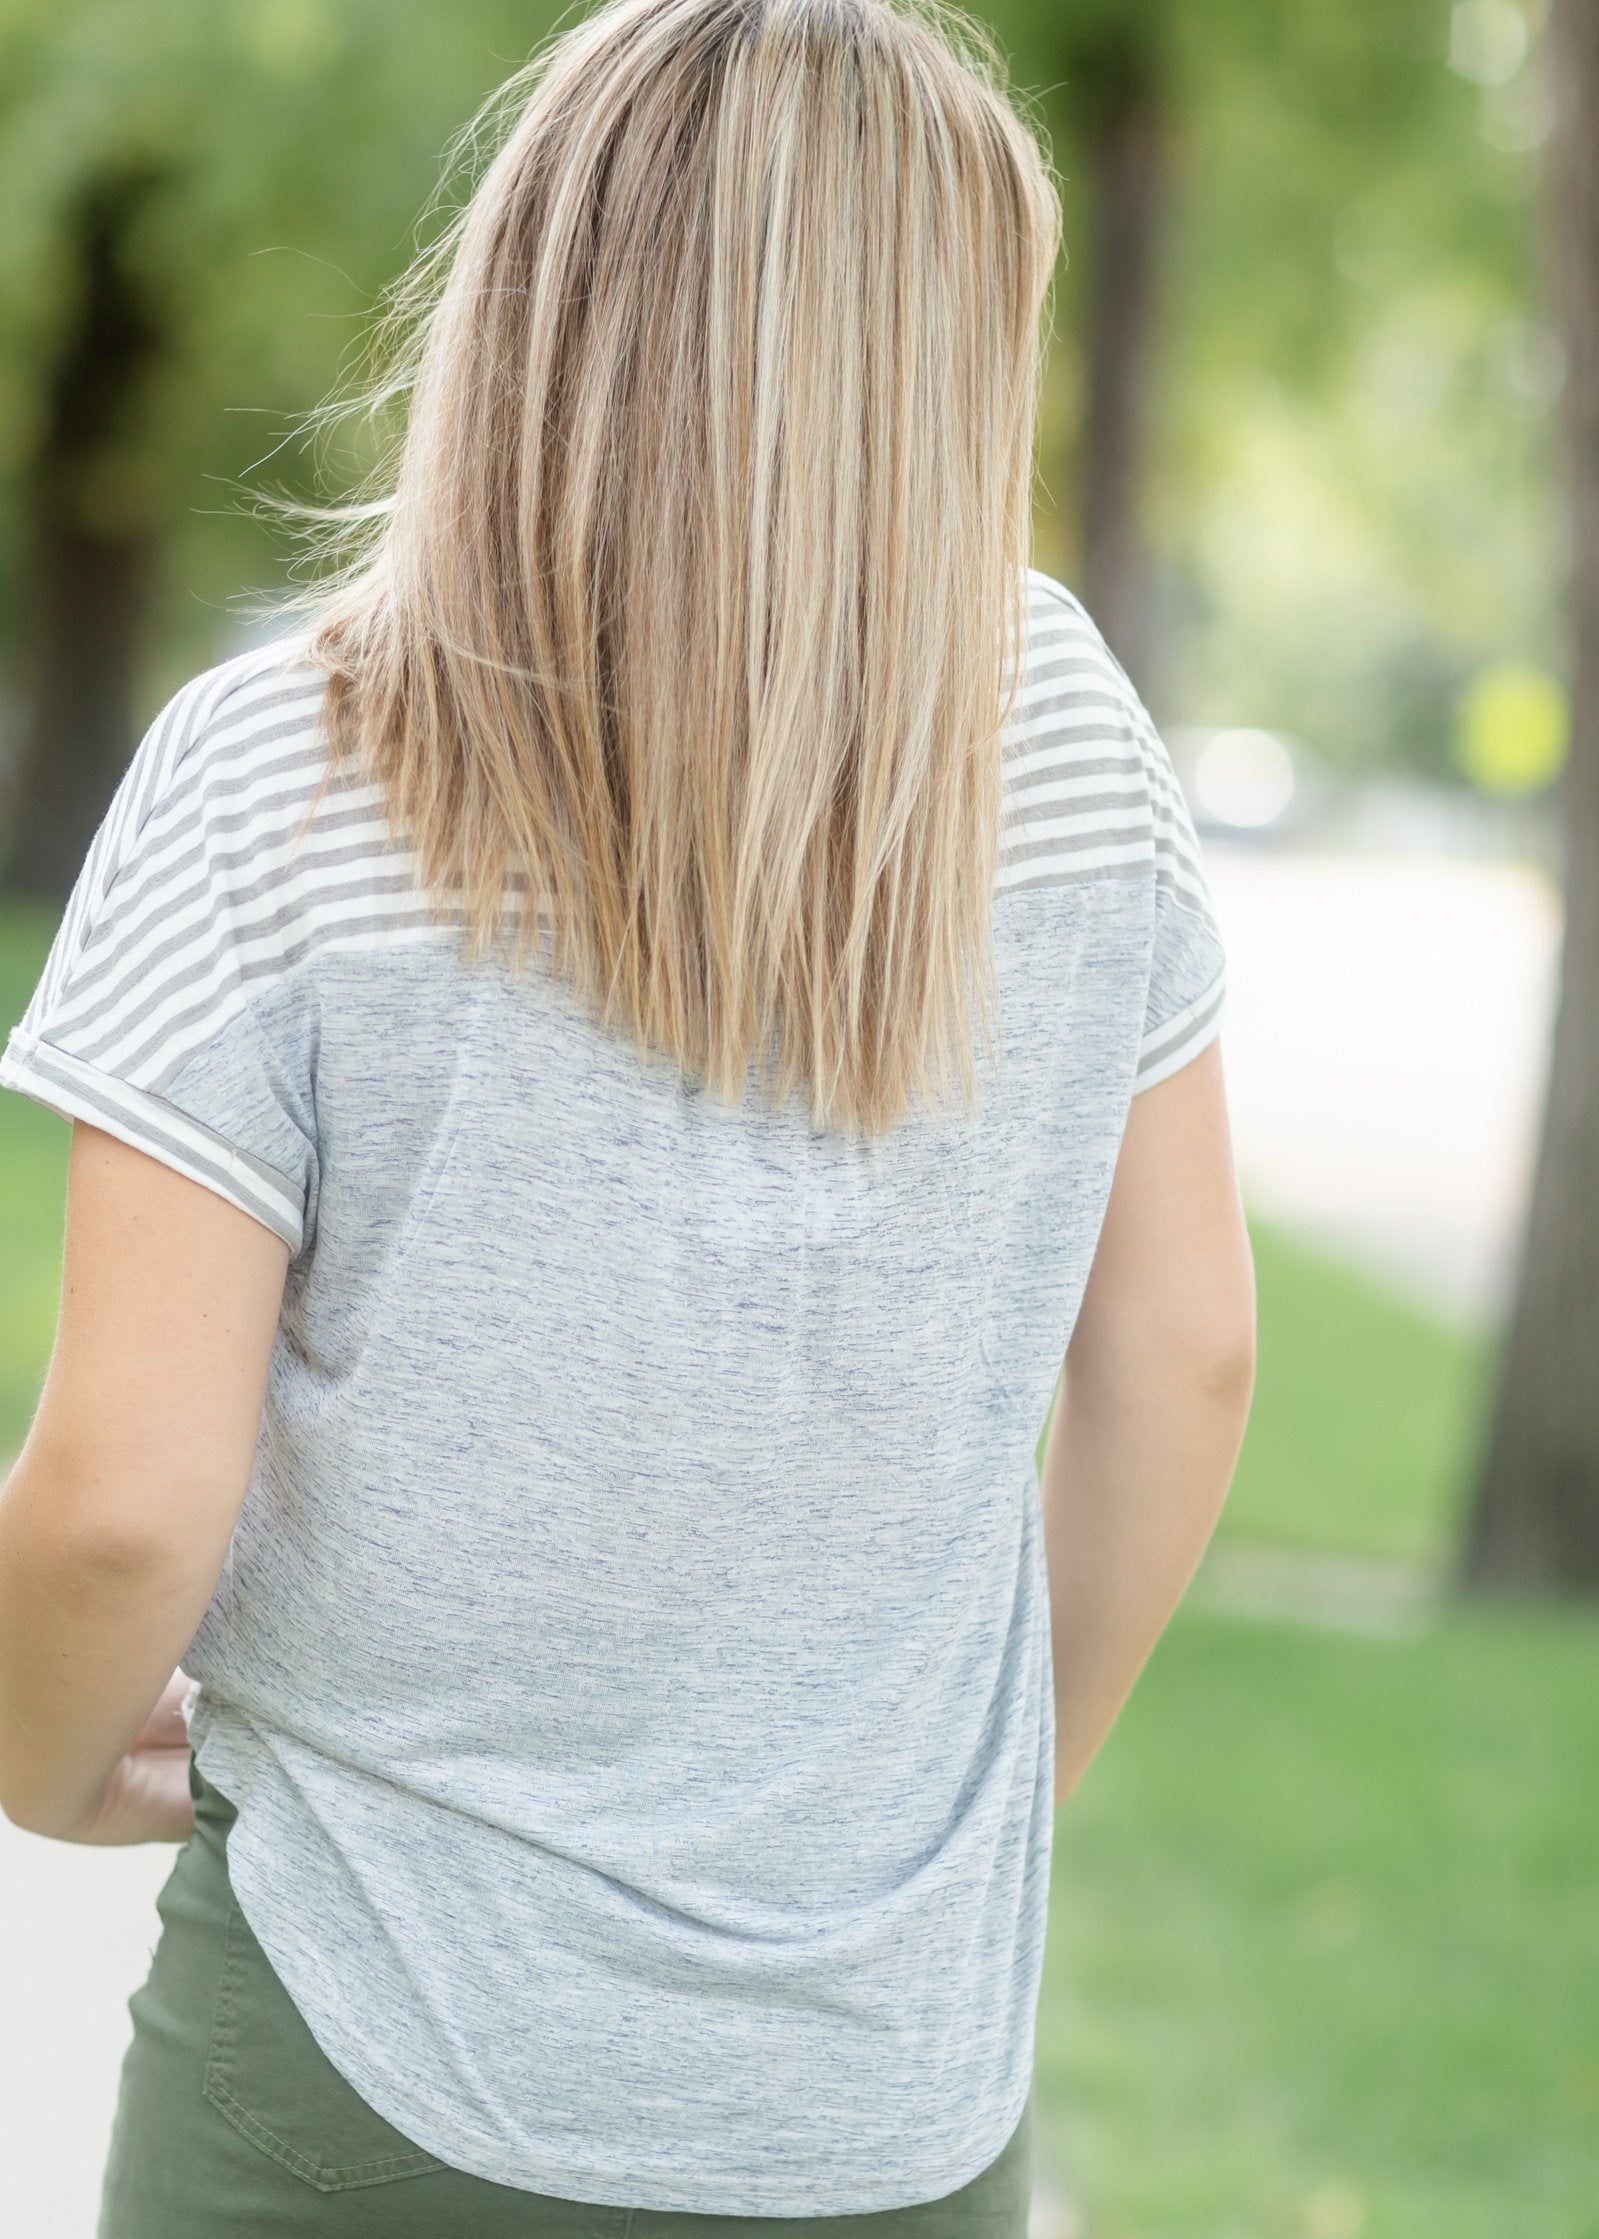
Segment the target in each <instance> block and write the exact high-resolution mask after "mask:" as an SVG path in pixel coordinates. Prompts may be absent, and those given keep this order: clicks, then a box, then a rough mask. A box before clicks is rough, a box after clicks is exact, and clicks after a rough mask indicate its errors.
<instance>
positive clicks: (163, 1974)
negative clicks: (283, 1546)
mask: <svg viewBox="0 0 1599 2239" xmlns="http://www.w3.org/2000/svg"><path fill="white" fill-rule="evenodd" d="M189 1788H190V1792H191V1794H192V1795H193V1797H194V1833H193V1835H192V1836H191V1838H190V1839H189V1841H188V1842H186V1843H185V1844H184V1845H183V1847H182V1849H181V1850H180V1851H179V1852H178V1857H177V1863H176V1864H175V1865H174V1867H173V1869H172V1872H171V1874H170V1875H169V1876H168V1878H167V1882H166V1885H165V1887H164V1888H163V1889H162V1891H161V1894H160V1896H159V1897H158V1898H157V1900H156V1909H157V1911H158V1912H159V1913H160V1916H161V1922H162V1929H161V1936H160V1940H159V1942H158V1943H157V1945H156V1950H155V1956H154V1959H153V1960H152V1962H151V1967H150V1973H149V1976H148V1979H147V1980H146V1981H145V1982H144V1983H143V1984H141V1986H140V1987H139V1989H137V1990H136V1991H135V1992H134V1994H133V1996H132V1997H131V1998H130V1999H129V2001H128V2010H129V2012H130V2014H131V2015H132V2017H133V2041H132V2043H131V2044H130V2046H129V2047H128V2051H127V2054H126V2057H125V2059H124V2061H123V2066H122V2084H121V2092H120V2096H119V2098H118V2101H117V2110H116V2118H115V2121H114V2123H113V2126H112V2132H111V2145H110V2151H109V2154H108V2157H107V2161H106V2169H105V2178H104V2186H103V2191H102V2196H101V2205H100V2221H99V2227H98V2239H267V2235H268V2234H271V2235H272V2239H295V2235H298V2234H301V2233H306V2234H309V2233H313V2232H314V2233H319V2234H324V2233H325V2234H326V2235H327V2239H380V2235H381V2239H468V2235H470V2239H696V2235H697V2239H712V2235H713V2234H722V2235H725V2239H737V2235H738V2234H740V2233H750V2234H756V2233H759V2234H765V2235H770V2239H810V2235H811V2234H812V2233H822V2234H829V2235H833V2239H1025V2234H1026V2230H1027V2211H1028V2202H1029V2196H1030V2192H1031V2177H1032V2171H1031V2158H1032V2106H1031V2103H1030V2102H1029V2104H1028V2106H1027V2108H1026V2109H1025V2111H1024V2112H1023V2115H1022V2119H1021V2122H1020V2123H1019V2125H1018V2126H1017V2129H1016V2131H1015V2133H1014V2135H1013V2136H1012V2138H1011V2140H1010V2143H1009V2144H1008V2145H1007V2146H1006V2147H1005V2148H1004V2150H1003V2152H1002V2153H1001V2154H1000V2155H999V2157H998V2159H997V2160H995V2161H993V2162H991V2163H990V2164H989V2166H988V2168H986V2169H985V2170H983V2171H982V2172H981V2173H980V2174H979V2175H978V2176H976V2177H974V2178H973V2179H972V2181H971V2183H970V2184H967V2185H963V2186H962V2187H961V2189H960V2190H959V2191H958V2192H953V2193H949V2194H946V2195H945V2197H944V2198H943V2199H941V2200H930V2201H924V2202H920V2203H918V2204H917V2205H915V2206H913V2207H909V2208H891V2209H885V2210H882V2211H879V2212H877V2213H875V2214H870V2215H856V2216H715V2215H686V2214H679V2213H677V2212H675V2211H672V2210H662V2209H654V2208H616V2207H602V2206H598V2205H595V2204H593V2203H590V2202H584V2201H573V2200H557V2199H553V2198H551V2197H550V2196H549V2195H547V2194H544V2193H537V2192H524V2191H522V2190H520V2189H519V2188H518V2187H516V2186H513V2185H500V2184H494V2183H491V2182H490V2181H489V2180H488V2179H487V2178H484V2177H476V2176H472V2175H470V2174H468V2173H467V2172H466V2171H465V2170H461V2169H455V2168H452V2167H450V2166H449V2165H448V2164H447V2163H444V2162H441V2161H439V2160H438V2159H437V2158H436V2157H435V2156H434V2155H432V2154H429V2153H424V2152H423V2151H422V2149H421V2148H420V2147H419V2146H416V2145H414V2144H413V2143H412V2141H411V2140H410V2139H409V2138H407V2137H405V2136H404V2135H403V2134H402V2133H401V2132H400V2131H398V2130H396V2129H394V2128H393V2127H392V2125H391V2124H389V2123H387V2122H385V2121H384V2119H383V2118H382V2116H381V2115H379V2114H378V2113H376V2111H375V2110H374V2109H373V2108H371V2107H369V2106H368V2105H367V2103H366V2101H365V2100H364V2099H362V2098H361V2097H360V2095H359V2094H358V2093H357V2092H356V2091H355V2090H354V2089H353V2088H352V2087H351V2085H350V2084H348V2083H347V2082H346V2081H345V2079H344V2077H343V2076H342V2075H341V2074H340V2073H339V2071H338V2070H337V2069H336V2068H335V2067H334V2066H333V2064H332V2062H331V2061H329V2060H328V2059H327V2057H326V2056H325V2054H324V2053H323V2052H322V2050H321V2047H320V2046H319V2045H318V2044H317V2042H316V2040H315V2038H314V2037H313V2036H312V2035H311V2032H310V2030H309V2028H308V2027H307V2026H306V2023H305V2021H304V2020H303V2018H302V2017H301V2014H300V2011H299V2009H298V2007H297V2006H296V2005H295V2004H294V2002H293V2000H292V1999H291V1998H290V1996H289V1994H288V1992H287V1990H286V1989H285V1988H284V1986H283V1984H282V1983H281V1982H280V1980H279V1979H278V1976H277V1974H276V1972H275V1971H274V1969H273V1967H272V1965H271V1962H270V1961H269V1960H268V1958H267V1956H266V1954H265V1952H263V1951H262V1949H261V1946H260V1945H259V1943H258V1942H257V1941H256V1939H255V1937H254V1935H253V1934H252V1932H251V1930H250V1927H249V1924H248V1923H247V1922H246V1920H245V1918H244V1915H243V1913H242V1912H241V1911H240V1910H239V1907H238V1905H237V1903H236V1902H235V1900H234V1896H233V1889H232V1885H231V1883H230V1881H229V1879H228V1862H227V1833H228V1828H229V1826H230V1825H231V1824H232V1822H233V1819H234V1817H235V1816H236V1815H235V1811H234V1807H233V1805H232V1803H231V1802H230V1801H229V1800H228V1798H227V1797H225V1796H224V1795H222V1794H221V1793H220V1791H219V1790H217V1789H216V1788H214V1787H212V1785H211V1784H210V1782H209V1781H207V1780H206V1778H205V1776H204V1775H203V1774H202V1773H201V1772H200V1770H199V1768H198V1766H197V1765H196V1764H195V1762H194V1759H193V1757H192V1756H191V1757H190V1760H189Z"/></svg>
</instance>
